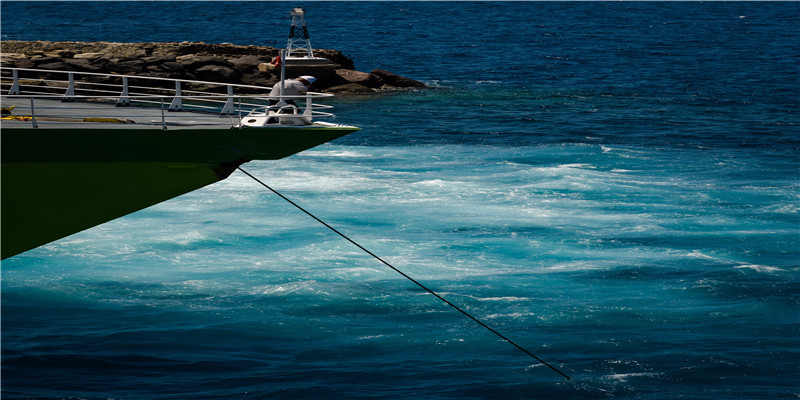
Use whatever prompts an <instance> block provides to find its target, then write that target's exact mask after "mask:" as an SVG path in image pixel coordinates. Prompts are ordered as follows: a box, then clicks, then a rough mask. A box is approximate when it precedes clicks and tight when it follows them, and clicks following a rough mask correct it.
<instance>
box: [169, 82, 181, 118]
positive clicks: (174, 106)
mask: <svg viewBox="0 0 800 400" xmlns="http://www.w3.org/2000/svg"><path fill="white" fill-rule="evenodd" d="M181 109H183V101H182V99H181V81H175V97H173V98H172V103H170V105H169V110H170V111H180V110H181Z"/></svg>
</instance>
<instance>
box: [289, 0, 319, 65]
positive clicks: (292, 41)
mask: <svg viewBox="0 0 800 400" xmlns="http://www.w3.org/2000/svg"><path fill="white" fill-rule="evenodd" d="M290 14H291V15H292V27H291V28H290V29H289V41H288V43H286V57H300V58H302V57H307V58H314V54H313V52H312V50H311V39H310V38H309V37H308V27H307V26H306V17H305V14H306V12H305V11H304V10H303V8H302V7H296V8H293V9H292V11H291V12H290Z"/></svg>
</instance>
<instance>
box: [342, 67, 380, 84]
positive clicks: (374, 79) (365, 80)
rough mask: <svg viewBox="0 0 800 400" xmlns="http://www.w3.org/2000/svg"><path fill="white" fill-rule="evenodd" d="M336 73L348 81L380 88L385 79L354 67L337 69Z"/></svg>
mask: <svg viewBox="0 0 800 400" xmlns="http://www.w3.org/2000/svg"><path fill="white" fill-rule="evenodd" d="M336 75H338V76H339V77H340V78H342V79H344V80H345V81H347V82H348V83H357V84H359V85H362V86H366V87H368V88H373V89H374V88H379V87H381V86H382V85H383V79H381V77H379V76H378V75H375V74H368V73H366V72H360V71H355V70H352V69H337V70H336Z"/></svg>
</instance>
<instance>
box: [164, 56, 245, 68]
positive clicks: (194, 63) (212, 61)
mask: <svg viewBox="0 0 800 400" xmlns="http://www.w3.org/2000/svg"><path fill="white" fill-rule="evenodd" d="M177 61H178V62H179V63H181V64H183V65H184V66H185V67H186V69H189V70H193V69H198V68H201V67H204V66H206V65H223V66H226V67H229V68H230V67H233V64H232V63H231V62H229V61H228V60H225V59H224V58H221V57H213V56H181V57H178V58H177Z"/></svg>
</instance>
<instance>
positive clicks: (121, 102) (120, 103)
mask: <svg viewBox="0 0 800 400" xmlns="http://www.w3.org/2000/svg"><path fill="white" fill-rule="evenodd" d="M128 96H129V93H128V77H127V76H123V77H122V93H121V94H120V95H119V99H117V107H127V106H129V105H130V104H131V99H130V98H128Z"/></svg>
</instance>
